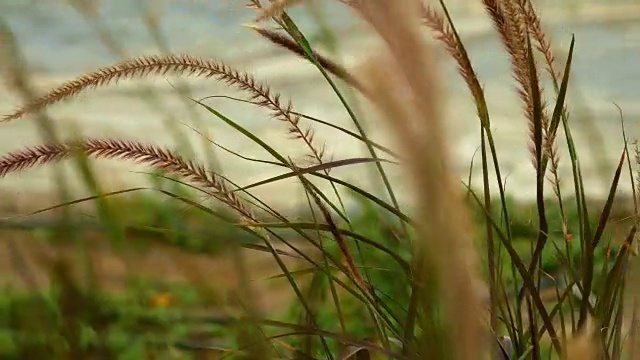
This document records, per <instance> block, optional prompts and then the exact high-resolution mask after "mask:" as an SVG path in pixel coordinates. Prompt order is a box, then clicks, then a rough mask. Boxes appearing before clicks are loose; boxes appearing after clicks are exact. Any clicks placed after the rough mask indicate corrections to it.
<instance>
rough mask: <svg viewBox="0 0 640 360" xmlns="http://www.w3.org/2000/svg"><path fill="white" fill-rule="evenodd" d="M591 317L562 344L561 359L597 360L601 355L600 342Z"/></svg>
mask: <svg viewBox="0 0 640 360" xmlns="http://www.w3.org/2000/svg"><path fill="white" fill-rule="evenodd" d="M594 334H595V330H594V325H593V320H592V319H591V318H589V319H588V321H587V322H586V323H585V326H584V327H583V328H582V330H581V331H580V332H578V333H577V334H575V335H574V336H573V337H572V338H571V339H569V340H568V341H567V343H566V344H565V346H564V350H563V354H562V360H597V359H600V358H601V356H602V349H601V347H600V346H599V344H600V342H599V341H598V340H597V338H595V336H596V335H594Z"/></svg>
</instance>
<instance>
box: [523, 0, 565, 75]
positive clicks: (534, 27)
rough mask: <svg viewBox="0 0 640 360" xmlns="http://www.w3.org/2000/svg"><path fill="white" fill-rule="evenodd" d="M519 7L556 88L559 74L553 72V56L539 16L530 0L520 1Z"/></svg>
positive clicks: (549, 41)
mask: <svg viewBox="0 0 640 360" xmlns="http://www.w3.org/2000/svg"><path fill="white" fill-rule="evenodd" d="M520 6H521V7H522V9H523V11H524V14H525V19H526V21H527V24H528V26H529V29H530V31H531V34H532V35H533V38H534V39H535V40H536V43H537V44H536V48H537V49H538V51H540V53H541V54H542V55H543V56H544V59H545V63H546V69H547V72H548V73H549V75H550V76H551V79H552V80H553V82H554V84H555V86H556V87H558V80H557V79H558V78H560V72H558V71H556V70H555V67H554V63H555V56H554V55H553V51H552V50H551V40H549V37H548V35H547V34H546V33H545V32H544V31H543V30H542V25H541V24H540V16H538V13H537V12H536V9H535V8H534V7H533V4H531V0H520Z"/></svg>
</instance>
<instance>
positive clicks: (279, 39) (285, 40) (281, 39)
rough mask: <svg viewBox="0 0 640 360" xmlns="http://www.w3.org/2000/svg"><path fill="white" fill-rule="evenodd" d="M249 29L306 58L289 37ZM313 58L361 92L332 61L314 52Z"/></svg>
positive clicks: (263, 30) (348, 76) (277, 33)
mask: <svg viewBox="0 0 640 360" xmlns="http://www.w3.org/2000/svg"><path fill="white" fill-rule="evenodd" d="M248 27H249V28H250V29H252V30H255V32H257V33H258V34H260V35H261V36H262V37H264V38H265V39H267V40H269V41H270V42H272V43H274V44H276V45H278V46H280V47H282V48H284V49H287V50H289V51H291V52H292V53H294V54H296V55H297V56H300V57H302V58H305V59H306V58H307V56H306V54H305V52H304V50H303V49H302V48H301V47H300V46H299V45H298V44H297V43H296V42H295V41H293V39H291V38H290V37H288V36H286V35H285V34H282V33H279V32H277V31H274V30H269V29H264V28H260V27H257V26H253V25H249V26H248ZM313 56H314V57H315V58H316V60H317V61H318V63H319V64H320V66H322V67H323V68H324V69H325V70H327V71H328V72H330V73H331V74H333V75H335V76H337V77H338V78H339V79H341V80H342V81H344V82H346V83H347V84H349V85H350V86H352V87H354V88H355V89H357V90H360V91H362V90H363V89H362V86H361V85H360V84H359V83H358V80H357V79H356V78H355V77H353V76H352V75H351V74H350V73H349V72H348V71H347V70H346V69H345V68H343V67H342V66H340V65H338V64H337V63H335V62H334V61H332V60H330V59H328V58H326V57H325V56H322V55H320V54H318V53H317V52H316V51H315V50H314V51H313Z"/></svg>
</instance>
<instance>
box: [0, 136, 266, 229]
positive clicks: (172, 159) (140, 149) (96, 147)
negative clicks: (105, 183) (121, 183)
mask: <svg viewBox="0 0 640 360" xmlns="http://www.w3.org/2000/svg"><path fill="white" fill-rule="evenodd" d="M75 151H80V152H82V153H84V154H85V155H87V156H89V157H94V158H104V159H124V160H132V161H134V162H137V163H144V164H147V165H149V166H151V167H153V168H155V169H157V170H160V171H164V172H167V173H170V174H175V175H179V176H181V177H182V178H184V179H186V180H188V181H190V182H192V183H194V184H197V185H200V186H203V187H204V189H205V191H207V193H209V195H211V196H213V197H214V198H216V199H218V200H219V201H221V202H222V203H224V204H225V205H227V206H229V207H231V208H232V209H233V210H235V211H236V212H238V214H240V215H241V216H243V217H246V218H248V219H250V220H251V221H255V219H254V216H253V215H252V212H251V210H250V209H249V208H248V207H247V206H246V204H244V203H243V202H242V201H241V199H240V198H239V197H238V196H237V195H236V194H235V193H234V192H233V191H231V190H229V189H228V187H227V185H226V184H225V182H224V180H222V178H220V177H218V176H217V175H216V174H212V173H210V172H209V171H207V170H206V169H205V168H204V167H203V166H202V165H199V164H196V163H195V162H193V161H188V160H185V159H183V158H182V157H181V156H180V155H178V154H175V153H173V152H172V151H170V150H165V149H162V148H160V147H156V146H153V145H147V144H143V143H140V142H135V141H125V140H117V139H86V140H82V141H72V142H66V143H58V144H48V145H40V146H34V147H28V148H24V149H22V150H18V151H15V152H11V153H8V154H7V155H5V156H3V157H2V158H0V178H2V177H5V176H7V175H8V174H10V173H13V172H17V171H21V170H25V169H27V168H30V167H33V166H36V165H45V164H50V163H54V162H57V161H61V160H63V159H66V158H68V157H70V156H72V155H73V154H74V152H75Z"/></svg>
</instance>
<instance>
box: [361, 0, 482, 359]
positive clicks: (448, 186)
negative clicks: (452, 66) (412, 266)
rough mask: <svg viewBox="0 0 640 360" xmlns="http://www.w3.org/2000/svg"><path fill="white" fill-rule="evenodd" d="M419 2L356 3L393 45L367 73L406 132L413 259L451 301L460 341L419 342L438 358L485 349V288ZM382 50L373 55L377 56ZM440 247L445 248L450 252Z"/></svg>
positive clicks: (395, 125) (450, 337)
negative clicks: (464, 222)
mask: <svg viewBox="0 0 640 360" xmlns="http://www.w3.org/2000/svg"><path fill="white" fill-rule="evenodd" d="M421 6H422V4H421V2H420V1H417V0H406V1H393V2H389V1H384V0H369V1H366V2H360V3H359V4H356V5H355V6H354V7H355V9H356V10H357V11H358V12H359V13H360V15H361V16H362V17H363V18H364V19H365V20H366V21H367V22H368V23H369V24H370V25H371V26H372V27H373V28H374V29H375V30H376V31H377V33H378V34H379V35H380V36H381V37H382V38H383V40H384V41H385V43H386V45H387V47H388V50H389V52H388V53H387V49H383V51H382V55H387V56H388V62H387V63H375V64H374V65H373V66H372V68H371V72H370V73H369V74H368V76H367V77H366V80H367V81H368V83H369V84H371V88H370V89H369V90H368V91H367V92H368V93H369V94H375V95H376V98H375V99H374V101H375V103H376V105H378V107H379V108H380V110H381V111H383V113H384V115H385V117H384V118H385V120H386V121H387V122H388V124H389V126H390V127H391V128H392V130H394V132H396V136H397V137H398V139H401V141H400V143H401V144H402V147H403V151H404V155H405V160H406V166H407V167H408V170H409V172H410V174H411V176H412V180H413V183H414V189H415V190H416V197H415V201H416V202H417V205H418V209H419V210H418V215H417V220H416V223H417V224H420V230H421V233H422V234H423V235H424V236H427V237H428V238H429V240H428V241H419V242H417V243H416V250H415V253H414V256H415V257H416V259H415V261H416V263H418V265H417V266H418V267H417V268H418V269H420V268H422V267H421V266H420V265H419V264H420V263H422V264H423V265H428V266H432V269H433V270H434V271H435V274H429V275H428V276H434V275H435V276H437V278H438V281H437V282H438V284H442V286H441V287H440V288H438V290H439V291H440V292H441V295H442V301H443V303H445V304H446V310H445V311H446V319H447V320H446V322H447V325H448V326H449V327H450V329H451V332H450V333H447V334H443V335H444V336H446V338H447V341H451V343H452V344H453V343H455V344H456V345H455V347H451V348H449V347H447V345H445V344H444V343H442V342H437V341H435V340H433V339H426V338H425V339H423V340H424V342H423V344H421V345H423V346H425V347H423V348H422V349H421V350H422V351H429V353H430V354H431V355H432V356H435V357H437V356H438V355H439V354H442V355H443V356H444V353H442V352H443V351H447V356H449V357H450V358H454V359H471V358H475V357H476V356H477V354H479V353H484V348H485V344H484V341H483V340H482V339H484V338H485V337H484V334H483V330H482V327H481V326H480V317H479V314H481V309H482V305H481V298H480V297H481V295H480V293H479V292H478V291H477V290H478V286H477V285H478V283H479V282H480V280H479V276H478V274H477V268H476V264H477V262H476V260H477V259H476V254H475V252H474V250H473V247H472V244H471V239H470V237H469V235H470V231H469V229H468V228H466V227H465V226H461V221H460V220H461V218H460V214H463V213H464V211H463V205H462V203H461V194H459V193H458V191H457V190H458V189H457V188H455V189H454V187H453V185H452V184H454V183H455V182H454V181H453V180H452V173H451V170H450V164H449V162H448V159H449V154H448V153H447V150H446V146H445V139H446V136H445V131H444V128H443V124H442V122H441V118H440V116H439V115H440V114H439V110H438V105H437V104H438V101H437V96H438V89H437V87H436V86H435V81H436V78H435V69H434V65H435V64H434V60H433V55H432V54H431V53H430V51H429V49H428V48H427V47H426V44H425V43H424V42H423V39H422V37H421V36H422V35H421V34H420V23H419V19H418V17H417V16H416V14H418V13H419V11H420V8H421ZM383 57H384V56H381V55H380V54H376V58H383ZM441 254H447V256H446V259H445V258H444V257H443V256H441ZM415 276H416V278H417V279H416V281H418V282H420V281H421V280H420V279H423V280H424V279H425V278H424V276H427V275H426V274H418V273H416V275H415ZM418 278H419V279H418ZM421 291H426V292H429V291H432V289H429V290H426V289H424V290H421ZM425 296H427V295H425ZM421 297H422V296H421ZM427 301H428V300H427ZM425 316H430V314H425ZM406 330H407V331H412V330H411V329H406ZM423 330H424V331H425V332H427V330H426V329H423ZM445 347H446V348H447V350H445V349H444V348H445ZM432 351H433V352H432ZM449 351H450V352H449ZM422 355H423V356H424V355H425V354H422Z"/></svg>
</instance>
